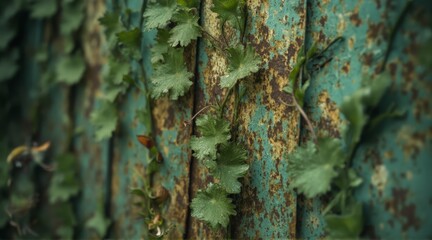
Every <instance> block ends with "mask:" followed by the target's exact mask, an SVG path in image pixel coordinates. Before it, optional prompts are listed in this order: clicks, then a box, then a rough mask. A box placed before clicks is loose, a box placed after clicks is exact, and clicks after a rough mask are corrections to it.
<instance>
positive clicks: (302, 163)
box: [288, 138, 345, 198]
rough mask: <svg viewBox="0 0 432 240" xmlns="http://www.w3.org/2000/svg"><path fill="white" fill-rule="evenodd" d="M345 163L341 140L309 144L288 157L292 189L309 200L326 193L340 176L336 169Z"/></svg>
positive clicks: (320, 140)
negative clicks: (334, 179)
mask: <svg viewBox="0 0 432 240" xmlns="http://www.w3.org/2000/svg"><path fill="white" fill-rule="evenodd" d="M344 161H345V159H344V154H343V152H342V150H341V142H340V140H338V139H332V138H322V139H319V140H318V144H317V145H315V144H314V143H313V142H308V143H307V144H306V146H302V147H299V148H298V149H296V150H295V151H294V152H293V153H291V154H290V155H289V156H288V163H289V175H290V177H291V183H290V187H291V188H297V191H298V192H299V193H303V194H304V195H305V196H306V197H308V198H313V197H315V196H318V195H320V194H323V193H326V192H327V191H329V190H330V187H331V182H332V179H333V178H335V177H337V176H338V171H337V169H336V168H337V167H342V165H343V164H344Z"/></svg>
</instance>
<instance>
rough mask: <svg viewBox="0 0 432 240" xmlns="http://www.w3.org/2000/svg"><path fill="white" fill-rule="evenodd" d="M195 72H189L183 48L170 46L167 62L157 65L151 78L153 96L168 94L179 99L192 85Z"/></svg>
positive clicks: (171, 97)
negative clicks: (191, 79)
mask: <svg viewBox="0 0 432 240" xmlns="http://www.w3.org/2000/svg"><path fill="white" fill-rule="evenodd" d="M191 77H193V74H192V73H190V72H188V70H187V68H186V65H185V63H184V60H183V49H173V48H170V49H169V51H168V53H167V54H166V56H165V63H163V64H158V65H156V69H155V72H154V73H153V77H152V78H151V82H152V83H153V85H154V86H153V91H152V97H153V98H159V97H161V96H162V95H165V94H168V95H169V96H170V99H172V100H177V99H178V98H179V97H181V96H183V95H184V94H185V93H186V91H188V90H189V88H190V86H192V81H190V80H189V79H190V78H191Z"/></svg>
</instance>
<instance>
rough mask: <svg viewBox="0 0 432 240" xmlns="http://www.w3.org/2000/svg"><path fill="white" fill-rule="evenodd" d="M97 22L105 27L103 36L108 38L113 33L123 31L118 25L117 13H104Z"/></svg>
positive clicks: (118, 16) (118, 17)
mask: <svg viewBox="0 0 432 240" xmlns="http://www.w3.org/2000/svg"><path fill="white" fill-rule="evenodd" d="M99 22H100V24H101V25H102V26H104V27H105V34H106V35H107V36H108V37H110V36H112V35H113V34H114V33H117V32H120V31H123V27H122V26H121V24H120V15H119V14H118V13H117V12H105V14H104V15H103V16H102V17H101V18H99Z"/></svg>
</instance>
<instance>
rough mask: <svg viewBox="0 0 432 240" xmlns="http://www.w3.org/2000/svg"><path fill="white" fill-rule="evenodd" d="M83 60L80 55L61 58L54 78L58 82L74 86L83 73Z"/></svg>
mask: <svg viewBox="0 0 432 240" xmlns="http://www.w3.org/2000/svg"><path fill="white" fill-rule="evenodd" d="M85 67H86V66H85V63H84V58H83V57H82V56H81V55H80V54H75V55H72V56H63V57H61V58H60V59H59V60H58V63H57V67H56V69H55V70H56V77H57V81H58V82H63V83H67V84H70V85H72V84H75V83H78V82H79V80H81V78H82V76H83V74H84V71H85Z"/></svg>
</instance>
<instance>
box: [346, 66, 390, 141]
mask: <svg viewBox="0 0 432 240" xmlns="http://www.w3.org/2000/svg"><path fill="white" fill-rule="evenodd" d="M390 83H391V81H390V77H389V76H388V75H386V74H384V75H382V76H380V77H378V78H376V79H372V78H364V80H363V82H362V86H361V87H360V88H359V89H358V90H357V91H355V92H354V93H353V94H351V95H350V96H347V97H345V98H344V101H343V102H342V105H341V107H340V109H341V112H342V113H343V114H344V116H345V118H346V119H347V121H348V127H347V128H346V129H345V130H344V131H343V135H344V139H345V141H347V145H348V146H349V148H350V149H353V148H354V146H355V145H356V144H357V143H358V142H359V141H360V138H361V135H362V132H363V129H364V127H365V126H366V124H367V123H368V121H369V112H370V111H371V110H373V108H375V107H376V106H377V105H378V103H379V102H380V101H381V98H382V96H383V95H384V93H385V91H386V90H387V89H388V87H389V86H390Z"/></svg>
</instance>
